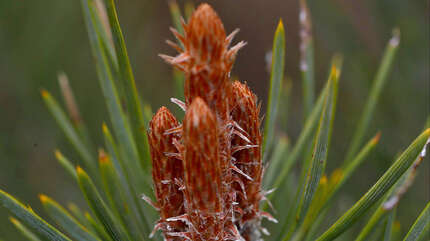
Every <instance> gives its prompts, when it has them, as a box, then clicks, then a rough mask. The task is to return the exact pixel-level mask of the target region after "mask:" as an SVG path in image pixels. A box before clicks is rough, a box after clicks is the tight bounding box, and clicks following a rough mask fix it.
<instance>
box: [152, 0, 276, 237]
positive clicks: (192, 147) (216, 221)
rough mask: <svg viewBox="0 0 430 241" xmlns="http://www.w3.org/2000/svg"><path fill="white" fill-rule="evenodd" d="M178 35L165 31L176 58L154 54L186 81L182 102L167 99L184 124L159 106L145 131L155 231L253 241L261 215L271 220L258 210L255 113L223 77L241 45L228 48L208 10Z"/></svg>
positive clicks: (248, 95)
mask: <svg viewBox="0 0 430 241" xmlns="http://www.w3.org/2000/svg"><path fill="white" fill-rule="evenodd" d="M183 29H184V35H181V34H180V33H179V32H178V31H176V30H174V29H172V32H173V33H174V35H175V36H176V38H177V39H178V40H179V41H180V45H177V44H175V43H173V42H168V43H169V44H170V45H171V46H173V47H174V48H175V49H177V50H178V51H179V55H178V56H176V57H169V56H165V55H161V56H162V57H163V58H164V59H165V60H166V61H167V62H168V63H170V64H172V65H173V66H174V67H176V68H178V69H180V70H181V71H183V73H184V75H185V93H184V96H185V103H180V102H179V101H178V100H174V101H175V102H176V103H178V104H179V105H180V106H181V107H182V108H183V109H184V110H185V112H186V113H185V118H184V121H183V124H182V125H179V124H178V122H177V121H176V119H175V118H174V117H173V116H172V115H171V114H170V112H169V111H168V110H167V109H166V108H165V107H162V108H160V110H159V111H158V112H157V114H155V115H154V117H153V119H152V121H151V123H150V130H149V132H148V136H149V142H150V147H151V156H152V159H153V171H152V172H153V181H154V185H155V186H156V198H157V207H158V208H159V209H160V214H161V219H160V221H159V223H158V224H157V228H160V229H162V230H163V232H164V235H165V237H166V239H167V240H186V239H190V240H196V241H201V240H247V241H252V240H260V230H261V229H262V228H261V225H260V223H261V217H263V216H268V217H271V216H270V215H269V214H267V213H264V212H261V211H260V210H259V206H260V205H259V204H260V201H261V199H262V197H263V194H262V191H261V180H262V172H263V165H262V160H261V139H262V138H261V132H260V117H259V113H260V111H259V109H260V108H259V106H258V105H257V98H256V96H255V95H254V94H253V93H252V92H251V91H250V89H249V88H248V87H247V86H246V85H245V84H242V83H240V82H238V81H236V82H234V83H233V82H232V81H231V80H230V78H229V76H230V71H231V68H232V66H233V63H234V59H235V57H236V54H237V52H238V50H239V49H240V48H241V47H242V46H243V45H244V42H240V43H238V44H237V45H235V46H234V47H232V48H229V45H230V43H231V42H232V39H233V36H234V34H235V33H237V31H234V32H233V33H232V34H231V35H229V36H228V37H226V34H225V30H224V26H223V24H222V22H221V20H220V19H219V17H218V16H217V14H216V13H215V11H214V10H213V9H212V8H211V7H210V6H209V5H207V4H202V5H200V6H199V7H198V8H197V10H196V11H195V12H194V13H193V14H192V15H191V18H190V20H189V22H188V24H185V23H183ZM180 46H183V48H181V47H180ZM181 172H183V173H181ZM179 196H180V198H178V197H179ZM166 204H167V205H166ZM169 204H170V205H169ZM178 222H182V224H179V223H178Z"/></svg>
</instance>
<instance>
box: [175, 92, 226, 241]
mask: <svg viewBox="0 0 430 241" xmlns="http://www.w3.org/2000/svg"><path fill="white" fill-rule="evenodd" d="M183 126H184V129H183V142H184V143H183V144H184V152H185V153H184V157H185V159H184V167H185V168H184V169H185V195H186V201H187V204H186V205H187V212H188V215H189V216H190V217H191V222H192V223H193V226H194V228H195V229H197V231H198V233H200V234H201V235H202V236H201V237H204V238H203V239H202V240H215V239H213V238H215V237H216V235H218V234H220V233H221V232H222V223H221V222H220V220H219V219H220V218H221V216H222V215H221V214H222V211H223V209H222V208H223V205H222V193H221V189H222V187H221V185H222V183H221V163H220V162H221V159H220V151H219V145H218V137H217V120H216V117H215V115H214V114H213V113H212V111H211V109H209V107H208V106H207V105H206V103H205V102H204V101H203V100H202V99H201V98H196V99H194V101H193V102H192V104H191V105H190V107H189V108H188V110H187V113H186V115H185V118H184V124H183ZM193 240H194V239H193ZM196 240H200V239H196Z"/></svg>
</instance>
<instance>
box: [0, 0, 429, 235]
mask: <svg viewBox="0 0 430 241" xmlns="http://www.w3.org/2000/svg"><path fill="white" fill-rule="evenodd" d="M81 2H82V8H83V13H84V18H85V21H86V26H87V29H88V34H89V36H90V38H89V40H90V43H91V47H92V50H93V56H94V58H95V60H96V61H95V62H96V67H97V73H98V75H99V80H100V85H101V89H102V92H103V95H104V98H105V101H106V105H107V109H108V113H109V117H110V124H109V125H108V124H103V125H102V132H103V137H104V141H105V143H104V148H100V149H99V150H100V151H99V152H98V155H97V149H96V148H95V145H94V143H92V141H91V139H90V138H89V133H88V129H87V128H86V127H85V126H86V125H85V121H84V118H82V117H81V116H80V114H79V111H78V106H77V105H76V102H75V100H74V96H77V97H79V95H74V94H73V92H72V89H71V87H70V85H69V83H68V79H67V78H66V77H65V75H64V74H61V75H60V76H59V80H60V86H61V90H62V94H63V97H64V101H65V106H66V109H67V111H68V113H67V112H66V111H64V110H63V108H62V107H61V105H60V104H59V103H58V102H57V101H56V99H55V98H54V96H53V95H51V94H50V93H49V92H48V91H46V90H43V91H42V98H43V100H44V102H45V104H46V105H47V107H48V109H49V111H50V112H51V114H52V115H53V116H54V118H55V120H56V121H57V123H58V124H59V126H60V128H61V129H62V131H63V132H64V133H65V135H66V137H67V138H68V140H69V141H70V143H71V144H72V146H73V147H74V149H75V150H76V152H77V153H78V154H79V158H78V161H77V165H78V166H77V167H76V168H75V167H74V166H75V164H74V163H72V162H71V161H70V160H69V159H68V158H67V157H66V155H63V153H62V152H60V151H59V150H57V151H55V156H56V158H57V159H58V161H59V164H61V165H62V166H63V167H64V168H65V170H66V172H67V173H68V174H69V176H70V177H71V178H72V179H73V180H74V181H75V182H76V183H77V184H78V185H79V187H80V188H81V190H82V194H83V198H84V199H85V200H86V201H87V204H88V207H87V208H89V210H90V211H89V212H87V211H82V210H81V209H80V208H78V206H77V205H75V204H74V203H69V204H68V205H67V207H68V208H67V209H66V208H63V207H62V206H61V204H59V203H57V202H55V201H54V200H53V199H51V198H49V197H48V196H46V195H40V201H41V202H42V204H43V207H44V209H45V210H46V212H47V213H48V214H49V216H50V217H51V219H52V220H53V221H55V226H54V225H51V224H49V223H47V222H46V221H44V220H43V219H42V218H41V217H40V216H39V215H37V214H36V213H35V212H34V211H33V209H31V208H30V207H29V206H26V205H23V204H22V203H21V202H19V201H18V200H17V199H15V198H14V197H13V196H11V195H9V194H8V193H6V192H3V191H1V190H0V203H1V204H2V205H3V206H5V207H6V208H7V209H8V210H10V211H11V213H12V214H13V215H14V216H15V218H11V219H10V220H11V222H12V224H13V225H15V226H16V228H17V229H18V230H19V231H20V232H21V233H22V234H23V235H24V236H25V237H26V238H27V239H28V240H31V241H39V240H50V241H71V240H74V241H145V240H155V241H161V240H166V241H188V240H189V241H224V240H234V241H237V240H240V241H262V240H266V241H280V240H282V241H311V240H317V241H331V240H334V239H336V238H337V237H339V236H340V235H343V236H341V238H342V240H353V239H355V238H356V239H355V240H356V241H360V240H373V238H376V237H377V238H378V239H377V240H384V241H389V240H390V241H398V240H399V234H400V229H399V225H398V223H397V221H396V212H395V211H396V209H397V207H398V205H399V202H400V201H401V199H402V197H403V196H404V195H405V194H406V193H407V190H408V189H409V188H411V185H412V183H413V181H414V179H415V177H416V175H417V170H418V167H419V166H420V165H421V163H422V162H423V160H424V159H423V158H424V156H425V154H426V153H425V148H426V146H427V145H428V144H429V142H430V139H429V138H430V129H428V124H427V127H426V128H427V129H426V130H424V131H423V132H422V133H421V134H420V135H418V137H417V138H416V139H415V140H414V141H413V142H412V143H411V144H410V145H409V147H407V148H406V149H405V150H404V151H403V152H401V154H400V155H398V158H396V160H395V161H394V162H393V164H392V165H391V166H390V167H389V168H388V169H387V170H386V171H385V173H384V174H383V175H382V176H381V177H380V178H379V179H378V180H377V181H376V182H375V184H374V185H373V186H372V187H370V188H369V190H368V191H367V192H366V193H364V194H363V195H362V197H361V198H360V199H358V200H357V202H356V203H355V204H353V205H352V206H351V207H350V208H349V209H348V210H345V211H344V213H343V214H341V215H340V217H339V218H338V219H337V221H336V222H334V223H333V224H332V225H331V226H330V227H329V228H328V229H326V230H325V229H323V225H321V224H322V223H324V222H325V221H326V219H325V218H326V215H327V214H329V213H330V212H329V211H330V208H331V207H332V205H333V203H336V202H334V200H335V198H336V197H337V195H338V193H339V192H340V190H342V188H343V186H345V184H346V183H347V181H348V179H349V178H350V177H351V176H352V175H353V174H354V171H356V170H357V169H358V167H359V166H360V165H361V164H362V163H363V162H364V161H365V160H366V159H368V158H369V153H371V152H372V151H374V149H375V148H376V146H377V144H378V142H379V140H380V133H378V134H376V135H375V137H373V138H371V139H370V140H368V141H367V142H366V141H365V137H366V136H367V135H368V134H369V131H368V130H367V129H369V128H368V127H369V123H370V120H371V119H372V118H373V113H374V111H375V106H376V104H377V102H378V98H379V96H380V94H381V93H382V91H383V90H384V88H383V86H384V83H385V82H386V81H387V76H388V73H389V72H390V71H389V70H390V67H391V65H392V62H393V59H394V56H395V53H396V51H397V49H398V47H399V43H400V35H399V31H398V30H397V31H395V32H394V34H393V37H392V38H391V40H390V41H388V44H387V48H386V51H385V53H384V55H383V58H382V62H381V66H380V68H379V70H378V73H377V74H376V77H375V80H374V81H373V85H372V88H371V90H370V95H369V97H368V99H367V101H366V103H365V104H364V109H363V113H362V116H361V118H360V121H359V122H358V124H357V128H356V130H355V134H354V136H353V138H352V141H351V144H350V146H349V149H348V152H347V153H346V155H345V157H344V158H343V164H342V165H341V166H340V167H338V168H337V169H335V170H333V171H332V172H330V171H327V170H326V168H325V167H326V164H327V163H328V162H332V161H333V160H332V157H331V155H328V153H329V149H330V148H329V147H330V139H331V138H330V137H331V133H332V129H333V120H334V117H335V112H336V103H337V92H338V83H339V77H340V73H341V61H340V60H341V58H338V57H335V58H333V62H332V66H331V73H330V75H329V79H328V81H327V82H326V84H325V86H324V87H323V89H322V90H321V91H320V94H319V96H318V98H314V94H315V93H314V89H315V88H314V85H315V74H314V64H313V59H314V57H313V48H314V45H313V37H312V28H311V26H312V25H311V15H310V12H309V9H308V8H307V6H306V2H305V0H300V8H301V14H300V20H301V21H300V23H301V25H300V27H301V37H302V38H301V40H302V43H301V46H300V48H301V56H300V67H301V74H302V75H301V80H302V87H303V101H302V102H303V108H304V111H303V112H304V120H305V121H304V125H303V130H302V131H301V132H300V135H299V136H298V138H297V140H295V141H294V144H292V145H291V147H290V144H289V141H288V140H287V139H286V138H285V135H283V134H282V133H281V135H279V134H278V133H279V132H287V131H289V130H286V129H285V128H280V127H278V126H276V128H275V125H276V123H277V121H279V119H280V118H279V116H281V115H282V117H283V119H284V120H285V119H286V115H285V114H286V113H285V112H286V111H285V110H286V109H285V108H284V107H285V105H287V104H288V96H289V92H288V89H289V87H288V86H290V84H289V85H287V88H283V86H282V84H283V80H284V58H285V32H284V28H283V24H282V21H280V23H279V25H278V28H277V30H276V32H275V35H274V41H273V51H272V55H271V56H272V59H271V61H268V62H269V63H268V64H269V65H270V67H271V71H270V72H271V76H270V89H269V98H268V101H267V108H266V109H267V112H266V114H265V123H264V130H262V128H261V124H262V123H261V122H262V121H261V116H262V114H261V113H260V105H259V104H258V101H257V97H256V96H255V94H254V93H252V91H251V90H250V88H249V87H248V86H247V85H246V84H244V83H242V82H240V81H232V80H231V79H230V71H231V69H232V67H233V64H234V60H235V57H236V55H237V52H238V51H239V49H241V48H242V47H243V46H244V45H245V43H244V42H239V43H238V44H236V45H234V46H232V47H231V46H230V45H231V42H232V40H233V37H234V35H235V34H236V33H237V30H235V31H233V33H231V34H230V35H227V34H226V32H225V29H224V27H223V24H222V22H221V20H220V19H219V17H218V16H217V14H216V13H215V11H214V10H213V9H212V8H211V7H210V6H209V5H207V4H202V5H200V6H199V7H198V8H197V9H196V10H195V11H193V10H191V9H193V7H192V6H191V5H190V3H189V2H188V4H187V5H186V6H187V7H186V9H187V11H186V12H187V14H186V17H187V19H188V21H187V23H185V22H184V20H182V19H181V17H180V16H181V14H180V10H179V9H180V8H179V6H178V5H177V4H176V2H174V1H173V0H172V1H170V2H169V6H170V10H171V13H172V16H173V18H174V23H175V26H176V28H177V30H175V29H172V32H173V34H174V35H175V37H176V38H177V40H178V43H173V42H170V41H168V43H169V45H171V46H172V47H173V48H175V49H176V50H177V51H178V52H179V54H178V55H177V56H174V57H170V56H166V55H162V58H163V59H164V60H166V61H167V62H168V63H170V64H171V65H173V66H174V67H175V72H174V78H175V80H176V83H177V85H178V88H177V89H178V92H181V94H180V96H182V92H183V93H184V94H183V95H184V97H185V101H184V102H182V101H180V100H178V99H175V98H172V101H173V102H174V103H176V104H178V105H179V107H181V108H182V109H183V110H184V111H185V117H184V119H183V120H177V119H176V118H175V117H174V116H173V115H172V113H170V111H169V110H168V109H167V108H165V107H161V108H160V109H159V110H158V111H157V113H156V114H155V115H152V111H151V106H150V105H149V104H148V103H146V102H142V101H141V99H142V98H140V96H139V92H138V91H137V88H136V84H135V82H134V76H133V72H132V70H131V64H130V61H129V59H128V55H127V50H126V46H125V41H124V37H123V35H122V32H121V29H120V25H119V20H118V15H117V12H116V8H115V4H114V0H104V2H103V3H104V4H103V3H102V2H101V0H81ZM120 90H121V91H120ZM281 101H282V103H281ZM141 107H142V108H141ZM280 107H282V108H280ZM281 110H282V112H283V113H281ZM151 118H152V119H151ZM148 124H149V128H148ZM283 127H285V126H284V125H283ZM111 130H112V131H111ZM263 133H264V134H263ZM345 138H346V139H348V137H345ZM335 148H336V147H335ZM332 149H333V148H332ZM334 151H338V150H337V149H335V150H334ZM393 156H394V154H393ZM263 162H264V164H263ZM296 164H299V165H297V166H298V167H300V169H301V170H300V172H296V170H293V168H292V167H293V166H296ZM151 166H152V169H151ZM293 172H296V173H294V175H291V174H293ZM263 173H264V175H263ZM151 174H152V175H151ZM151 176H152V178H151ZM296 176H297V177H298V179H297V180H293V181H292V180H291V179H292V177H296ZM262 183H263V184H264V187H265V188H267V189H271V190H274V189H275V191H263V190H262ZM140 195H142V196H143V197H144V199H145V200H146V201H147V202H144V201H143V200H141V199H140V198H139V196H140ZM266 200H269V201H270V202H265V201H266ZM147 203H150V204H151V205H152V206H153V207H155V209H156V210H154V209H153V208H152V207H151V206H149V205H147ZM271 204H273V207H274V210H275V212H273V214H274V216H275V218H276V220H278V221H279V223H277V222H276V220H275V219H274V218H272V216H271V215H270V214H268V213H267V211H268V210H270V205H271ZM423 206H425V208H424V209H423V211H422V212H421V214H420V216H419V217H418V218H417V220H416V222H415V223H414V224H413V225H412V226H411V228H410V230H409V231H408V232H407V233H406V232H405V237H404V240H407V241H418V240H424V239H425V238H426V237H428V236H426V235H427V234H428V233H429V230H430V228H429V227H430V218H429V217H430V204H427V205H423ZM372 207H374V209H373V210H375V211H374V213H373V214H372V215H371V217H370V219H369V220H368V221H367V222H366V223H365V225H364V227H363V228H362V229H361V231H359V232H355V231H356V230H351V228H352V227H354V224H356V223H357V222H358V221H361V220H363V219H364V218H365V217H366V214H367V213H369V212H368V211H369V210H371V208H372ZM157 210H158V213H157ZM263 218H267V219H268V221H274V222H266V220H265V219H263ZM263 226H264V227H267V229H268V231H270V234H269V235H267V236H263V235H262V234H263V233H265V234H268V232H267V230H266V229H265V228H263ZM57 228H61V229H57ZM60 230H61V231H60ZM157 230H161V232H156V231H157ZM348 230H351V231H350V232H346V231H348ZM347 235H349V236H347Z"/></svg>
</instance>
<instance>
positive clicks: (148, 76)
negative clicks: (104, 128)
mask: <svg viewBox="0 0 430 241" xmlns="http://www.w3.org/2000/svg"><path fill="white" fill-rule="evenodd" d="M199 2H200V1H195V3H196V4H198V3H199ZM208 2H209V3H210V4H212V5H213V6H214V8H215V9H216V10H217V11H218V13H219V15H220V16H221V18H222V19H223V21H224V23H225V27H226V29H227V30H228V31H232V30H234V29H235V28H237V27H239V28H240V29H241V32H240V33H239V35H238V38H237V39H243V40H246V41H247V42H248V45H247V46H246V47H245V48H244V49H243V50H242V51H241V52H240V54H239V57H238V59H237V64H236V66H235V68H234V75H236V76H239V77H240V79H242V80H246V81H248V84H249V85H250V86H251V88H252V89H253V90H254V91H255V92H256V93H257V95H258V96H259V97H260V99H261V100H263V106H264V104H265V103H266V102H265V101H264V100H265V99H266V96H267V91H268V79H269V77H268V74H267V71H266V63H265V55H266V53H267V52H268V51H269V50H270V49H271V44H272V38H273V33H274V31H275V27H276V24H277V22H278V20H279V18H282V19H283V21H284V24H285V26H286V43H287V48H286V75H287V76H288V77H290V78H291V79H292V83H293V87H292V101H291V104H290V108H289V111H290V112H289V119H288V132H287V134H288V136H289V137H290V139H291V140H293V141H294V140H295V138H296V137H297V135H298V133H299V131H300V129H301V127H302V124H303V123H302V111H301V109H302V101H301V83H300V73H299V64H298V63H299V35H298V33H299V30H298V12H299V10H298V0H284V1H280V0H265V1H261V0H234V1H232V0H217V1H214V0H208ZM309 2H310V3H309V7H310V9H311V13H312V20H313V31H314V38H315V43H316V45H315V48H316V53H315V54H316V78H317V90H318V91H319V90H320V88H321V86H322V84H323V83H324V81H325V80H326V77H327V74H328V73H327V72H328V71H327V70H328V67H329V63H330V58H331V56H332V55H333V54H334V53H342V54H343V56H344V68H343V73H342V77H341V83H340V89H339V101H338V104H339V106H338V109H337V115H336V119H335V128H334V134H333V135H334V138H333V139H332V144H331V152H330V153H329V155H330V157H329V161H328V162H329V164H328V165H329V166H328V170H333V169H334V168H335V167H336V165H337V163H339V161H340V159H341V157H342V156H343V155H344V154H345V152H346V148H347V147H348V142H349V141H350V139H351V136H352V133H353V131H354V128H355V124H356V123H357V120H358V118H359V116H360V113H361V111H362V108H363V105H364V101H365V98H366V97H367V95H368V91H369V88H370V86H371V81H372V79H373V77H374V75H375V72H376V70H377V67H378V65H379V61H380V57H381V55H382V53H383V50H384V47H385V45H386V43H387V41H388V39H389V38H390V36H391V31H392V29H393V28H394V27H398V28H399V29H400V30H401V47H400V49H399V52H398V54H397V56H396V60H395V62H394V67H393V69H392V71H391V73H390V74H389V79H388V81H387V84H386V86H385V88H384V90H383V92H382V95H381V99H380V102H379V104H378V105H377V109H376V112H375V116H374V119H373V120H372V125H371V128H370V130H369V132H368V133H367V134H368V135H367V137H368V138H370V137H371V136H372V135H374V134H375V133H376V132H377V131H381V132H382V138H381V142H380V144H379V145H378V147H377V150H376V151H375V152H374V153H373V154H372V155H371V156H370V158H369V159H368V161H366V164H365V165H363V166H362V167H361V168H360V169H359V170H358V171H357V173H356V174H355V175H354V176H353V177H352V179H351V181H349V182H348V184H347V186H348V188H344V189H343V190H342V198H341V200H342V201H341V202H340V203H339V204H337V205H336V207H337V208H336V210H334V215H333V216H334V217H335V216H336V214H338V213H340V212H341V211H344V210H346V209H347V208H348V207H349V206H350V205H351V204H352V203H353V202H354V201H355V200H357V199H358V198H359V197H360V196H361V195H362V194H363V193H364V192H365V191H366V190H367V189H368V188H369V187H370V186H371V185H372V184H373V183H374V182H375V181H376V180H377V178H378V177H379V176H381V174H382V173H383V172H384V170H386V168H387V167H388V166H389V165H390V163H391V162H392V161H393V158H394V157H395V156H396V154H398V153H399V152H400V151H401V150H403V149H404V148H405V147H406V146H407V145H408V144H409V143H410V142H411V141H412V140H413V139H414V138H415V137H416V136H417V135H418V133H419V132H420V131H421V130H422V129H423V126H424V123H425V121H426V118H427V116H428V114H429V24H428V20H429V2H428V1H425V0H416V1H404V0H377V1H374V0H362V1H354V0H328V1H309ZM179 4H180V5H183V1H179ZM118 8H119V15H120V21H121V24H122V28H123V32H124V33H125V38H126V43H127V46H128V51H129V55H130V58H131V62H132V66H133V67H134V74H135V77H136V80H137V85H138V89H139V92H140V95H141V96H142V97H143V99H144V100H145V101H147V102H149V103H150V104H151V105H152V107H153V109H157V108H158V107H160V106H161V105H167V106H168V107H169V108H171V109H175V108H176V107H174V106H173V105H172V104H170V103H169V97H171V96H174V95H175V93H176V92H175V88H174V86H175V85H174V81H173V80H172V74H171V68H170V67H169V66H167V65H166V64H164V63H163V62H162V61H161V59H160V58H159V57H158V56H157V54H158V53H168V54H173V51H172V50H171V49H170V48H169V47H168V46H167V45H166V44H165V43H164V40H165V39H173V37H172V35H171V34H170V32H169V30H168V27H169V26H171V25H172V24H171V18H170V14H169V10H168V6H167V1H166V0H152V1H151V0H128V1H118ZM59 71H64V72H65V73H66V74H67V75H68V76H69V78H70V82H71V85H72V88H73V89H74V91H75V94H76V97H77V101H78V103H79V105H80V109H81V112H82V115H83V116H84V119H85V121H86V122H87V124H88V126H89V127H90V131H91V133H92V135H93V139H94V141H95V142H96V143H97V144H98V145H102V141H101V123H102V122H103V121H106V120H108V118H107V114H106V110H105V105H104V102H103V99H102V95H101V91H100V88H99V86H98V80H97V77H96V73H95V68H94V65H93V62H92V57H91V53H90V48H89V43H88V38H87V33H86V29H85V25H84V22H83V18H82V14H81V8H80V3H79V1H77V0H75V1H70V0H44V1H31V0H20V1H16V0H0V189H3V190H6V191H7V192H9V193H11V194H13V195H16V196H17V197H18V198H19V199H21V200H25V202H26V203H30V204H32V207H33V208H34V209H35V210H36V211H37V212H40V213H42V215H43V214H44V213H43V210H42V209H41V208H40V205H39V201H38V199H37V195H38V194H39V193H44V194H48V195H50V196H52V197H54V198H56V199H57V200H59V201H60V203H63V204H65V203H67V202H69V201H74V202H77V203H79V204H81V205H82V206H84V202H83V200H82V198H81V197H80V195H79V190H78V188H77V186H76V185H75V183H73V181H72V180H70V179H69V178H68V176H67V175H66V173H65V171H64V170H62V168H61V167H60V166H59V165H58V163H57V161H56V160H55V159H54V155H53V151H54V149H55V148H59V149H61V150H62V151H63V152H64V153H65V154H67V155H68V156H69V157H70V158H71V159H76V158H77V156H76V155H75V154H74V152H73V150H72V149H71V147H70V145H69V144H68V142H67V141H66V139H65V137H64V135H63V134H62V133H61V132H60V130H59V128H57V126H56V124H55V122H54V121H53V119H52V118H51V116H50V114H49V113H48V111H47V109H46V108H45V106H44V105H43V103H42V100H41V98H40V92H39V91H40V89H41V88H42V87H43V88H46V89H47V90H49V91H51V92H52V93H53V94H54V96H55V97H57V98H58V99H61V97H60V95H59V87H58V82H57V73H58V72H59ZM282 108H285V106H283V105H281V109H282ZM281 111H282V110H281ZM426 159H427V160H426V161H425V162H424V163H423V165H422V166H421V167H420V171H419V175H418V177H417V179H416V181H415V185H414V186H413V187H412V188H411V189H410V190H409V191H408V193H407V195H406V196H405V197H404V198H403V200H402V202H401V206H400V209H399V210H398V219H399V220H400V222H401V223H402V230H403V231H406V230H407V229H408V228H409V226H410V225H411V224H412V222H413V220H414V219H415V217H416V216H417V215H418V213H419V212H420V210H421V209H422V208H423V207H424V205H425V203H426V201H428V200H429V163H428V162H429V158H428V157H427V158H426ZM8 215H9V213H8V212H7V211H6V210H5V209H4V208H2V207H0V237H1V238H3V239H4V240H7V241H10V240H11V241H14V240H23V238H22V237H21V236H20V235H19V234H18V232H17V231H16V230H14V228H13V227H12V226H11V225H10V224H9V221H8Z"/></svg>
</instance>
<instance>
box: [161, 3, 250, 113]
mask: <svg viewBox="0 0 430 241" xmlns="http://www.w3.org/2000/svg"><path fill="white" fill-rule="evenodd" d="M184 30H185V34H184V36H182V35H180V34H179V33H178V32H177V31H175V30H173V33H174V34H175V36H176V37H177V39H178V40H179V41H181V42H182V45H183V46H184V49H183V50H182V49H181V48H179V47H178V46H177V45H175V44H171V45H172V46H174V48H175V49H177V50H179V51H180V54H179V55H178V56H176V57H169V56H164V55H162V57H163V58H164V59H165V60H166V61H167V62H169V63H170V64H172V65H174V66H176V67H177V68H179V69H180V70H182V71H184V73H185V76H186V80H185V87H184V90H185V93H184V94H185V99H186V104H187V106H189V105H190V104H191V102H192V101H193V99H194V98H196V97H200V98H202V99H203V100H204V101H205V102H206V103H207V104H208V106H209V107H210V108H211V109H212V110H213V111H214V112H215V113H216V114H218V115H220V117H221V118H223V119H226V117H227V115H228V112H229V111H228V109H227V108H228V103H227V102H226V99H228V98H227V97H228V96H229V90H230V82H229V79H228V76H229V74H230V71H231V68H232V66H233V63H234V59H235V56H236V54H237V52H238V51H239V49H240V48H241V47H243V46H244V45H245V43H244V42H240V43H238V44H237V45H236V46H234V47H232V48H231V49H229V45H230V42H231V41H232V38H233V37H234V35H235V33H237V31H235V32H233V33H232V34H231V35H230V36H228V37H226V34H225V30H224V26H223V24H222V22H221V20H220V19H219V17H218V15H217V14H216V12H215V11H214V10H213V9H212V7H211V6H209V5H208V4H202V5H200V6H199V7H198V8H197V10H196V11H195V12H194V13H193V15H192V16H191V18H190V20H189V23H188V24H184Z"/></svg>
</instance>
